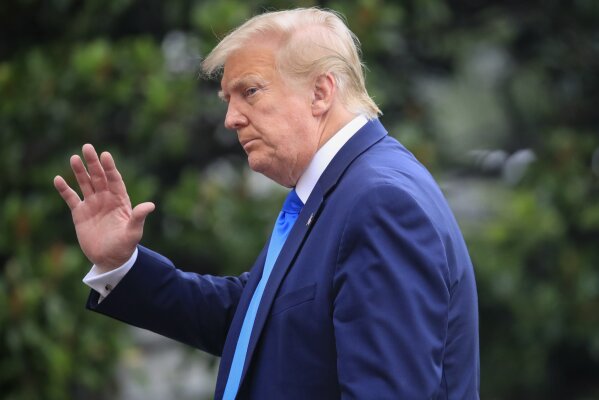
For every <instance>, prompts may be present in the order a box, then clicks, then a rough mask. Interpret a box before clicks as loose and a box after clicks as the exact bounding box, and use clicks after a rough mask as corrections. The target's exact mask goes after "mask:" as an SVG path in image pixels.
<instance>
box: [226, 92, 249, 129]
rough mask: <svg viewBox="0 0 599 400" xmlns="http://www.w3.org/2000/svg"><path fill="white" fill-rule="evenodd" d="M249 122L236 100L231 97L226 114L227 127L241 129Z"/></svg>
mask: <svg viewBox="0 0 599 400" xmlns="http://www.w3.org/2000/svg"><path fill="white" fill-rule="evenodd" d="M247 124H248V119H247V117H246V116H245V115H244V114H243V113H242V112H241V111H240V110H239V107H238V106H237V104H236V102H235V101H234V100H233V99H231V100H230V101H229V105H228V107H227V115H226V116H225V128H227V129H232V130H239V129H241V128H243V127H244V126H246V125H247Z"/></svg>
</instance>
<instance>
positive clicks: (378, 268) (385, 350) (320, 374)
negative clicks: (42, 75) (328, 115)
mask: <svg viewBox="0 0 599 400" xmlns="http://www.w3.org/2000/svg"><path fill="white" fill-rule="evenodd" d="M266 248H267V246H265V249H266ZM265 252H266V250H263V251H262V253H261V254H260V255H259V257H258V259H257V260H256V262H255V264H254V266H253V267H252V269H251V270H250V272H248V273H244V274H242V275H241V276H239V277H214V276H205V275H203V276H202V275H197V274H193V273H185V272H182V271H180V270H178V269H176V268H175V267H174V266H173V264H172V263H171V262H170V261H169V260H168V259H166V258H164V257H163V256H161V255H159V254H157V253H154V252H153V251H151V250H148V249H146V248H144V247H141V246H140V247H139V256H138V258H137V261H136V263H135V265H134V266H133V267H132V269H131V270H130V271H129V273H128V274H127V275H126V276H125V278H124V279H123V280H122V281H121V282H120V283H119V285H117V287H116V288H115V289H114V290H113V291H112V292H111V294H110V295H109V296H108V297H107V298H106V299H105V300H104V301H102V302H101V303H100V304H98V302H97V300H98V294H97V293H96V292H94V291H92V294H91V295H90V298H89V301H88V307H89V308H91V309H93V310H95V311H98V312H101V313H104V314H107V315H110V316H112V317H114V318H117V319H120V320H123V321H125V322H127V323H130V324H133V325H136V326H140V327H143V328H146V329H150V330H152V331H155V332H157V333H160V334H162V335H165V336H168V337H171V338H173V339H176V340H179V341H181V342H184V343H187V344H189V345H191V346H195V347H197V348H200V349H202V350H205V351H207V352H209V353H212V354H216V355H219V356H221V357H222V359H221V364H220V370H219V375H218V380H217V385H216V394H215V398H216V399H220V398H221V397H222V393H223V390H224V386H225V383H226V379H227V376H228V372H229V368H230V365H231V359H232V358H233V352H234V349H235V344H236V341H237V337H238V335H239V331H240V328H241V324H242V322H243V317H244V314H245V310H246V309H247V307H248V304H249V302H250V298H251V296H252V293H253V291H254V289H255V287H256V285H257V284H258V280H259V279H260V276H261V273H262V268H263V264H264V259H265ZM478 357H479V350H478V311H477V295H476V286H475V281H474V272H473V267H472V264H471V262H470V258H469V256H468V252H467V250H466V246H465V244H464V241H463V238H462V235H461V233H460V230H459V228H458V225H457V223H456V221H455V220H454V217H453V215H452V213H451V211H450V209H449V207H448V206H447V204H446V201H445V199H444V197H443V195H442V193H441V191H440V190H439V188H438V186H437V185H436V183H435V182H434V180H433V178H432V177H431V176H430V174H429V173H428V172H427V171H426V169H425V168H424V167H423V166H422V165H421V164H420V163H419V162H418V161H417V160H416V159H415V158H414V157H413V156H412V154H411V153H410V152H408V151H407V150H406V149H405V148H404V147H403V146H402V145H401V144H399V143H398V142H397V141H396V140H395V139H393V138H391V137H389V136H387V134H386V131H385V130H384V128H383V127H382V125H381V124H380V122H379V121H378V120H374V121H370V122H368V123H367V124H366V125H365V126H364V127H363V128H362V129H361V130H360V131H358V132H357V133H356V134H355V135H354V136H353V137H352V138H351V139H350V140H349V141H348V142H347V143H346V144H345V145H344V147H343V148H342V149H341V150H340V151H339V153H338V154H337V155H336V156H335V157H334V159H333V160H332V162H331V163H330V164H329V166H328V167H327V168H326V170H325V171H324V173H323V175H322V176H321V178H320V179H319V181H318V183H317V184H316V187H315V188H314V190H313V192H312V193H311V195H310V197H309V199H308V201H307V203H306V205H305V206H304V208H303V210H302V212H301V214H300V215H299V218H298V220H297V222H296V224H295V226H294V227H293V230H292V231H291V233H290V236H289V237H288V239H287V242H286V243H285V245H284V247H283V249H282V251H281V253H280V255H279V257H278V259H277V262H276V264H275V266H274V269H273V272H272V275H271V277H270V279H269V281H268V284H267V286H266V290H265V292H264V296H263V298H262V302H261V304H260V308H259V311H258V315H257V318H256V321H255V325H254V329H253V331H252V336H251V339H250V344H249V349H248V353H247V358H246V363H245V367H244V370H243V375H242V382H241V387H240V391H239V395H238V398H240V399H287V400H289V399H339V398H343V399H377V400H380V399H476V398H478V396H479V395H478V386H479V358H478Z"/></svg>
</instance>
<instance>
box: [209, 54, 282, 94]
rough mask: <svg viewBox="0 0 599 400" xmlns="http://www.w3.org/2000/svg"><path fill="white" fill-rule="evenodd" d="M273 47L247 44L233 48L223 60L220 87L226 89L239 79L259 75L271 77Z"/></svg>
mask: <svg viewBox="0 0 599 400" xmlns="http://www.w3.org/2000/svg"><path fill="white" fill-rule="evenodd" d="M275 64H276V60H275V49H274V48H273V46H267V45H259V44H258V45H249V46H244V47H242V48H240V49H238V50H235V51H234V52H233V53H231V55H229V57H228V58H227V60H226V61H225V65H224V71H223V77H222V80H221V87H222V89H223V91H228V90H229V89H230V87H231V86H234V85H235V84H236V83H237V82H238V81H239V80H241V79H244V78H246V77H250V76H253V77H256V76H260V77H262V78H264V79H272V78H273V77H274V75H275V74H276V66H275Z"/></svg>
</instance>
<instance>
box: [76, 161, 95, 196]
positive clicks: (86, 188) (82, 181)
mask: <svg viewBox="0 0 599 400" xmlns="http://www.w3.org/2000/svg"><path fill="white" fill-rule="evenodd" d="M71 169H72V170H73V173H74V174H75V179H77V183H78V184H79V188H80V189H81V193H82V194H83V197H84V198H85V197H87V196H90V195H92V194H94V187H93V186H92V181H91V179H90V178H89V175H88V173H87V169H85V165H83V161H82V160H81V157H79V156H77V155H75V156H72V157H71Z"/></svg>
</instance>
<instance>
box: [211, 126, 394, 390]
mask: <svg viewBox="0 0 599 400" xmlns="http://www.w3.org/2000/svg"><path fill="white" fill-rule="evenodd" d="M386 134H387V131H386V130H385V128H384V127H383V126H382V125H381V123H380V122H379V121H378V120H377V119H375V120H371V121H368V123H367V124H366V125H364V126H363V127H362V128H361V129H360V130H359V131H358V132H357V133H356V134H355V135H354V136H353V137H352V138H351V139H350V140H349V141H348V142H347V143H346V144H345V145H344V146H343V147H342V148H341V150H339V152H338V153H337V154H336V155H335V157H334V158H333V160H332V161H331V163H330V164H329V165H328V167H327V168H326V169H325V171H324V172H323V174H322V176H321V177H320V179H319V180H318V182H317V183H316V186H315V187H314V190H313V191H312V193H311V194H310V197H309V198H308V201H307V202H306V205H305V206H304V208H303V209H302V211H301V213H300V215H299V216H298V219H297V220H296V222H295V225H294V226H293V229H292V230H291V232H290V233H289V236H288V238H287V240H286V242H285V244H284V245H283V248H282V249H281V252H280V253H279V256H278V258H277V261H276V262H275V265H274V267H273V270H272V272H271V275H270V277H269V279H268V283H267V284H266V288H265V289H264V294H263V295H262V299H261V301H260V306H259V308H258V313H257V315H256V320H255V321H254V327H253V328H252V335H251V337H250V343H249V345H248V351H247V355H246V360H245V364H244V367H243V372H242V375H241V383H240V391H241V389H242V386H243V380H244V377H245V376H246V374H247V370H248V367H249V365H251V361H252V357H253V355H254V352H255V350H256V345H257V343H258V340H259V338H260V335H261V333H262V330H263V328H264V324H265V323H266V319H267V317H268V314H269V311H270V308H271V305H272V303H273V301H274V299H275V296H276V293H277V291H278V289H279V286H280V285H281V282H282V281H283V279H284V277H285V275H286V274H287V271H288V270H289V268H290V267H291V265H292V264H293V262H294V260H295V257H296V255H297V252H298V251H299V249H300V248H301V246H302V243H303V242H304V240H305V238H306V237H307V235H308V234H309V232H310V230H311V229H312V227H313V226H314V223H315V221H316V219H317V218H318V215H319V213H320V211H321V209H322V207H323V204H324V199H325V198H326V197H327V196H328V195H329V193H330V192H331V191H332V190H333V189H334V188H335V186H336V185H337V183H338V182H339V180H340V179H341V177H342V176H343V173H344V172H345V170H346V169H347V168H348V167H349V166H350V165H351V163H352V162H353V161H354V160H355V159H356V158H357V157H358V156H359V155H360V154H362V153H363V152H364V151H366V150H367V149H368V148H370V147H371V146H372V145H374V144H375V143H376V142H378V141H380V140H381V139H382V138H383V137H385V136H386ZM266 248H268V243H267V244H266V246H265V249H266ZM265 254H266V252H265V250H262V253H261V254H260V257H258V260H257V261H256V263H255V264H254V268H253V271H252V274H251V276H250V279H249V280H248V282H247V284H246V287H245V289H244V291H243V293H242V296H241V299H240V301H239V305H238V306H237V311H236V312H235V316H234V317H233V321H232V322H231V326H230V328H229V333H228V335H227V340H226V343H225V347H224V349H223V354H222V359H221V364H220V368H219V374H218V378H217V383H216V392H215V399H221V398H222V395H223V392H224V389H225V384H226V382H227V377H228V375H229V369H230V367H231V361H232V359H233V353H234V351H235V346H236V342H237V338H238V337H239V332H240V330H241V325H242V323H243V319H244V317H245V313H246V310H247V308H248V306H249V303H250V300H251V298H252V295H253V293H254V290H255V289H256V286H257V285H258V281H259V280H260V277H261V276H262V269H263V267H264V260H265Z"/></svg>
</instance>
